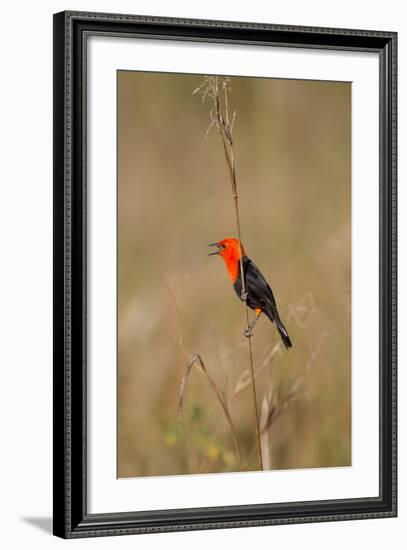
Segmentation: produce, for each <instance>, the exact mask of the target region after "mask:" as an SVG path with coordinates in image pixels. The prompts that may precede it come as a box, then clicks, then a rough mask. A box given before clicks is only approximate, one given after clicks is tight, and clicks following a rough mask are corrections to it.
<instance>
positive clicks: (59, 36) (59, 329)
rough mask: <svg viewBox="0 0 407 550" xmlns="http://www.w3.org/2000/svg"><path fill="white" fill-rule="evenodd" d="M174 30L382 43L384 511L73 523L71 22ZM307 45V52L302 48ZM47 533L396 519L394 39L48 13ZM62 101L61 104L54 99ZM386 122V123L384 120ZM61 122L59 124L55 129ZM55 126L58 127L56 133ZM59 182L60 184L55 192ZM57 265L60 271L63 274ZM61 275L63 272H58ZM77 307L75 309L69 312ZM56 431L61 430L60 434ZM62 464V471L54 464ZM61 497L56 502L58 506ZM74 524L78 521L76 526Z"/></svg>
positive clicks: (346, 32) (111, 532)
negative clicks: (50, 497)
mask: <svg viewBox="0 0 407 550" xmlns="http://www.w3.org/2000/svg"><path fill="white" fill-rule="evenodd" d="M77 19H80V20H83V21H89V22H91V21H95V20H96V21H104V22H106V23H108V22H110V23H118V22H130V23H131V22H133V23H137V22H139V23H142V22H143V23H151V24H154V23H155V24H157V23H160V24H168V25H172V24H179V25H185V26H186V25H188V26H196V27H197V31H198V27H199V26H208V27H213V28H215V27H218V28H223V29H228V28H230V29H239V28H240V29H252V30H268V31H273V30H278V31H285V32H304V33H321V34H327V35H329V34H330V35H338V36H339V35H349V36H351V35H357V36H365V37H367V38H368V37H372V38H373V37H379V38H383V39H387V44H388V47H389V49H390V50H391V53H390V55H389V57H390V59H389V58H388V61H390V63H388V66H387V71H388V75H389V81H388V82H387V83H386V84H387V86H388V95H389V97H388V110H389V113H388V114H389V118H388V119H387V120H388V122H387V128H388V131H387V135H388V139H389V142H390V144H389V145H391V147H389V148H388V154H387V156H386V161H387V162H388V163H389V165H390V166H389V170H388V172H387V174H388V185H389V194H390V199H391V200H390V201H389V203H391V204H389V208H388V210H387V213H388V215H389V216H390V220H389V221H390V233H391V234H390V235H389V239H390V242H391V250H389V254H390V256H391V266H390V275H391V277H390V281H389V282H390V285H389V294H390V296H389V301H390V307H391V318H390V319H386V321H387V322H389V323H391V345H390V350H389V356H390V357H391V365H389V366H388V367H389V370H390V367H391V390H392V393H391V418H389V419H388V420H389V421H391V430H390V433H391V480H392V483H391V485H392V486H391V507H390V509H389V508H388V509H387V510H383V511H366V512H363V511H362V512H357V513H355V512H342V513H341V512H338V513H334V514H329V515H328V514H325V515H323V514H320V515H315V514H312V515H309V516H296V517H286V518H270V519H260V518H258V519H248V520H245V519H242V520H239V519H236V521H228V520H227V521H222V520H219V521H216V520H214V521H213V522H212V521H211V522H207V521H206V522H205V520H204V521H201V522H200V521H199V520H197V521H195V522H194V523H184V524H181V523H178V524H175V523H174V524H171V525H155V526H148V525H143V526H140V525H139V526H137V525H136V524H135V525H134V527H133V526H132V527H127V526H122V527H119V526H118V527H115V526H114V523H113V524H110V525H109V524H107V525H106V524H105V525H104V526H103V525H101V524H100V523H99V522H98V521H97V519H98V518H97V517H95V520H96V522H95V523H93V524H92V516H87V517H85V518H83V521H80V522H79V524H77V525H75V526H74V525H73V524H72V505H73V503H72V481H73V480H72V446H71V445H72V425H71V420H72V418H71V416H72V380H71V368H72V364H71V362H72V356H71V351H72V350H71V347H72V319H71V313H72V305H73V304H72V173H73V168H74V167H73V166H72V137H73V131H72V94H73V89H72V75H73V73H72V70H73V66H72V63H73V53H72V40H73V23H74V20H77ZM308 47H312V46H308ZM53 93H54V323H55V324H54V528H53V530H54V534H55V535H57V536H59V537H63V538H78V537H94V536H106V535H120V534H135V533H153V532H169V531H181V530H198V529H219V528H231V527H248V526H260V525H274V524H290V523H308V522H321V521H337V520H351V519H369V518H377V517H394V516H395V515H396V514H397V184H396V180H397V33H394V32H383V31H365V30H352V29H334V28H314V27H300V26H284V25H269V24H256V23H241V22H229V21H211V20H188V19H178V18H161V17H149V16H134V15H133V16H132V15H120V14H103V13H91V12H76V11H66V12H60V13H58V14H55V15H54V92H53ZM61 98H63V100H62V99H61ZM390 117H391V118H390ZM61 120H62V121H63V125H61ZM61 126H63V127H62V129H61ZM62 180H63V186H62ZM62 266H63V270H62ZM62 271H63V272H62ZM75 307H76V306H75ZM62 426H63V428H64V429H63V430H61V428H62ZM62 464H63V467H62V466H61V465H62ZM61 494H63V502H61ZM75 523H77V522H75Z"/></svg>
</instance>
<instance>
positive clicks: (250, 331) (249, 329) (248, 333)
mask: <svg viewBox="0 0 407 550" xmlns="http://www.w3.org/2000/svg"><path fill="white" fill-rule="evenodd" d="M260 315H261V309H256V317H255V318H254V319H253V321H252V322H251V323H250V325H249V326H248V327H247V329H246V330H245V331H244V333H243V334H244V335H245V336H246V338H249V337H250V336H252V335H253V329H254V325H255V324H256V323H257V321H258V318H259V317H260Z"/></svg>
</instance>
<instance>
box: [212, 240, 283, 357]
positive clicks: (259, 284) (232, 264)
mask: <svg viewBox="0 0 407 550" xmlns="http://www.w3.org/2000/svg"><path fill="white" fill-rule="evenodd" d="M209 246H216V247H217V250H216V251H215V252H211V254H209V256H213V255H214V254H218V255H219V256H221V257H222V258H223V260H224V262H225V264H226V269H227V271H228V274H229V277H230V280H231V281H232V283H233V288H234V289H235V291H236V294H237V295H238V296H239V298H240V299H241V300H244V299H246V303H247V305H248V306H249V307H250V308H251V309H253V310H254V311H255V313H256V317H255V318H254V320H253V321H252V322H251V324H250V325H249V327H248V329H247V330H245V333H244V334H245V336H251V334H252V330H253V327H254V325H255V324H256V322H257V320H258V318H259V317H260V315H261V314H262V313H263V312H264V313H265V314H266V315H267V317H268V318H269V319H270V321H271V322H272V323H273V322H274V323H276V327H277V330H278V332H279V334H280V336H281V339H282V341H283V343H284V345H285V347H286V348H287V349H288V348H291V347H292V344H291V340H290V337H289V336H288V332H287V330H286V328H285V326H284V325H283V323H282V322H281V319H280V315H279V313H278V310H277V304H276V300H275V298H274V295H273V292H272V290H271V288H270V285H269V284H268V283H267V281H266V279H265V278H264V277H263V275H262V273H261V272H260V270H259V268H258V267H257V266H256V265H255V264H254V263H253V262H252V260H250V258H248V257H247V256H246V253H245V250H244V248H243V246H242V245H241V246H239V241H238V240H237V239H233V238H229V239H223V240H222V241H219V242H217V243H212V244H210V245H209ZM240 250H241V251H242V263H243V273H244V281H245V291H246V296H244V295H243V292H242V291H243V288H242V279H241V269H240Z"/></svg>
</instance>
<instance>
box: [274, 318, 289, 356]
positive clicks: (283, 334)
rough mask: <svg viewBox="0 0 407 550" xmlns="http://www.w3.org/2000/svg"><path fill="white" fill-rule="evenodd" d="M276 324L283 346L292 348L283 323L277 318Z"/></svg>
mask: <svg viewBox="0 0 407 550" xmlns="http://www.w3.org/2000/svg"><path fill="white" fill-rule="evenodd" d="M276 326H277V329H278V332H279V333H280V336H281V340H282V341H283V344H284V345H285V347H286V348H287V349H289V348H292V347H293V345H292V343H291V340H290V337H289V336H288V332H287V330H286V328H285V326H284V325H283V323H282V322H281V321H280V319H278V320H277V321H276Z"/></svg>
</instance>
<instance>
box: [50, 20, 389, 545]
mask: <svg viewBox="0 0 407 550" xmlns="http://www.w3.org/2000/svg"><path fill="white" fill-rule="evenodd" d="M101 32H103V33H104V34H111V35H114V34H117V33H121V34H124V35H128V36H129V35H132V34H135V33H137V34H138V35H140V34H141V35H144V36H145V38H148V37H152V36H154V37H155V38H160V39H164V40H174V39H179V40H192V41H193V40H205V41H207V42H213V41H221V42H234V43H241V44H246V45H250V44H253V43H256V44H264V45H268V46H276V45H279V46H282V45H284V46H287V47H294V48H298V47H299V48H301V47H306V48H323V49H341V50H349V51H371V52H376V53H378V54H379V58H380V113H379V116H380V159H379V162H380V249H381V254H380V300H379V301H380V321H381V326H380V350H379V360H380V373H381V384H380V407H381V411H380V418H381V424H380V457H381V461H380V462H381V464H380V496H379V497H378V498H363V497H361V498H357V499H347V500H342V501H323V502H297V503H283V504H264V505H247V506H228V507H218V508H200V509H198V508H194V509H184V510H162V511H158V512H157V511H145V512H139V513H114V512H112V513H111V514H98V515H96V514H94V515H91V514H88V513H87V495H86V479H87V474H86V452H85V451H86V397H85V395H86V358H85V354H84V350H85V349H86V324H85V321H86V208H85V204H86V197H85V188H86V186H85V185H84V178H83V173H84V168H85V167H86V160H85V158H86V157H85V154H86V139H84V128H85V124H84V123H85V121H86V111H85V98H86V96H85V93H84V84H85V82H84V80H85V78H86V74H85V71H83V68H84V61H85V60H86V39H84V38H85V37H86V36H89V35H94V34H99V33H101ZM396 63H397V34H396V33H394V32H381V31H365V30H350V29H332V28H312V27H293V26H282V25H264V24H256V23H238V22H227V21H200V20H188V19H175V18H174V19H172V18H171V19H169V18H160V17H144V16H134V15H117V14H101V13H84V12H83V13H82V12H62V13H58V14H55V15H54V534H55V535H57V536H59V537H63V538H74V537H92V536H102V535H121V534H132V533H133V534H134V533H153V532H163V531H178V530H190V529H191V530H192V529H215V528H226V527H247V526H259V525H272V524H284V523H300V522H313V521H333V520H347V519H366V518H382V517H394V516H396V514H397V370H396V369H397V366H396V362H397V351H396V348H397V332H396V331H397V226H396V223H397V221H396V217H397V214H396V209H397V198H396V192H397V191H396V180H397V166H396V164H397V149H396V148H397V122H396V117H397V107H396V102H397V66H396Z"/></svg>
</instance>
